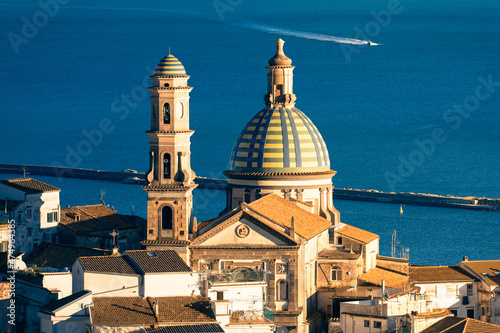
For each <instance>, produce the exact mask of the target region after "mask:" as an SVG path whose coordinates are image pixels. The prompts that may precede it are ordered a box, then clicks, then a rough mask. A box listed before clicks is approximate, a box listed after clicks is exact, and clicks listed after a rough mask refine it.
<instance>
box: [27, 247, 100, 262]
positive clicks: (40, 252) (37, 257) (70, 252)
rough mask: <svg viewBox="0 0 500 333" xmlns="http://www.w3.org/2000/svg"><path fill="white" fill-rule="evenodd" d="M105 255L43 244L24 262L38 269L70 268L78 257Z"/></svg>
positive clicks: (87, 249)
mask: <svg viewBox="0 0 500 333" xmlns="http://www.w3.org/2000/svg"><path fill="white" fill-rule="evenodd" d="M107 254H109V251H108V250H101V249H91V248H88V247H82V246H75V245H66V244H58V243H48V242H43V243H42V244H40V245H39V246H38V247H37V248H36V249H35V250H33V251H32V252H31V253H30V254H29V255H28V257H27V258H26V260H25V261H24V262H25V263H26V264H28V265H37V266H38V267H71V266H72V265H73V264H74V263H75V261H76V259H78V258H79V257H88V256H103V255H107Z"/></svg>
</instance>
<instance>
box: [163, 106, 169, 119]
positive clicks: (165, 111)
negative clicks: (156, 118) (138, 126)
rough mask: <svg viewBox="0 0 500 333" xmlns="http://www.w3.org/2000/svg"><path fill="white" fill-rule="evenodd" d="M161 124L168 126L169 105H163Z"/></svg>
mask: <svg viewBox="0 0 500 333" xmlns="http://www.w3.org/2000/svg"><path fill="white" fill-rule="evenodd" d="M163 123H164V124H170V104H168V103H165V104H163Z"/></svg>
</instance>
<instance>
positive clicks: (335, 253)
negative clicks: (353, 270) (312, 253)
mask: <svg viewBox="0 0 500 333" xmlns="http://www.w3.org/2000/svg"><path fill="white" fill-rule="evenodd" d="M360 256H361V253H351V252H349V251H340V250H337V249H324V250H323V251H321V252H320V253H318V257H319V258H320V259H323V258H324V259H337V260H353V259H358V258H359V257H360Z"/></svg>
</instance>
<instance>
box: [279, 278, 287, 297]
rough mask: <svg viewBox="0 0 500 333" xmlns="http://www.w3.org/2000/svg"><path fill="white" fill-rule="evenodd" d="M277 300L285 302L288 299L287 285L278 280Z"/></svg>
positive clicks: (283, 281)
mask: <svg viewBox="0 0 500 333" xmlns="http://www.w3.org/2000/svg"><path fill="white" fill-rule="evenodd" d="M276 287H277V288H276V289H277V291H278V297H277V298H278V300H280V301H286V300H287V299H288V283H287V282H286V281H285V280H279V281H278V283H277V286H276Z"/></svg>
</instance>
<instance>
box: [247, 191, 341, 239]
mask: <svg viewBox="0 0 500 333" xmlns="http://www.w3.org/2000/svg"><path fill="white" fill-rule="evenodd" d="M246 206H247V207H248V208H250V209H251V210H252V211H254V212H256V213H258V214H260V215H262V216H264V217H266V218H267V219H269V220H271V221H273V222H274V223H277V224H278V225H281V226H284V227H287V228H290V227H291V222H292V217H294V221H295V233H296V234H298V235H299V236H301V237H303V238H305V239H311V238H313V237H314V236H316V235H318V234H319V233H321V232H323V231H325V230H327V229H328V228H330V227H331V223H330V221H328V220H326V219H324V218H322V217H321V216H319V215H316V214H313V213H310V212H307V211H305V210H304V209H302V208H300V207H298V206H297V205H296V204H294V203H292V202H290V201H288V200H285V199H283V198H282V197H280V196H279V195H277V194H275V193H271V194H268V195H266V196H265V197H263V198H261V199H258V200H256V201H254V202H252V203H250V204H248V205H246Z"/></svg>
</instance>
